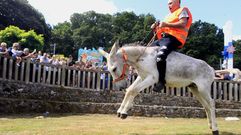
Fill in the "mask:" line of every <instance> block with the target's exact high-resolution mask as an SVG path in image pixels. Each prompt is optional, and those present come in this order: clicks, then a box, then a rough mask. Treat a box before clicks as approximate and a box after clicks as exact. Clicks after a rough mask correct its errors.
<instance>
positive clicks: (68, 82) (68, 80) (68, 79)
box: [67, 69, 71, 86]
mask: <svg viewBox="0 0 241 135" xmlns="http://www.w3.org/2000/svg"><path fill="white" fill-rule="evenodd" d="M70 74H71V70H70V69H68V76H67V86H70Z"/></svg>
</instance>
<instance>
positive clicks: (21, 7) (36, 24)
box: [0, 0, 51, 43]
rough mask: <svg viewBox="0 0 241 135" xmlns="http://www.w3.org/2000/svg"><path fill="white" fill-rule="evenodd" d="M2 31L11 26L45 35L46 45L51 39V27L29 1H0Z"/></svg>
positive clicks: (0, 25)
mask: <svg viewBox="0 0 241 135" xmlns="http://www.w3.org/2000/svg"><path fill="white" fill-rule="evenodd" d="M0 7H1V8H0V20H1V21H0V30H1V29H4V28H6V27H8V26H10V25H13V26H17V27H19V28H20V29H23V30H26V31H29V30H34V31H35V32H36V33H38V34H43V36H44V38H45V43H48V41H49V37H50V31H51V30H50V26H49V25H47V24H46V23H45V19H44V16H43V15H42V14H41V13H40V12H38V11H37V10H36V9H34V8H33V7H32V6H31V5H30V4H29V3H28V1H27V0H1V1H0Z"/></svg>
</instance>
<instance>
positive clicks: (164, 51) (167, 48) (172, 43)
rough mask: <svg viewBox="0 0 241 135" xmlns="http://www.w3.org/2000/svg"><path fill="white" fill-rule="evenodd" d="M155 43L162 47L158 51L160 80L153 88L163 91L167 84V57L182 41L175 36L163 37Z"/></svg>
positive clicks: (156, 90)
mask: <svg viewBox="0 0 241 135" xmlns="http://www.w3.org/2000/svg"><path fill="white" fill-rule="evenodd" d="M155 43H156V44H157V45H159V46H161V49H160V50H159V52H158V53H157V69H158V72H159V82H158V83H157V84H156V86H155V87H154V88H153V91H155V92H161V90H162V89H163V88H164V86H165V84H166V81H165V74H166V58H167V56H168V54H170V53H171V52H172V51H173V50H176V49H177V46H178V45H180V44H181V43H180V42H179V41H178V40H177V39H176V38H175V37H173V36H168V37H163V38H162V39H161V40H159V41H157V42H155Z"/></svg>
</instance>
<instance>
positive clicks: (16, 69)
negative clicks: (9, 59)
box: [14, 63, 19, 81]
mask: <svg viewBox="0 0 241 135" xmlns="http://www.w3.org/2000/svg"><path fill="white" fill-rule="evenodd" d="M18 70H19V67H18V66H17V64H16V63H15V73H14V74H15V75H14V80H15V81H18V79H19V78H18Z"/></svg>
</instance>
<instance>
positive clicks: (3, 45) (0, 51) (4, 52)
mask: <svg viewBox="0 0 241 135" xmlns="http://www.w3.org/2000/svg"><path fill="white" fill-rule="evenodd" d="M0 55H3V56H5V57H7V56H8V49H7V43H5V42H2V43H1V47H0Z"/></svg>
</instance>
